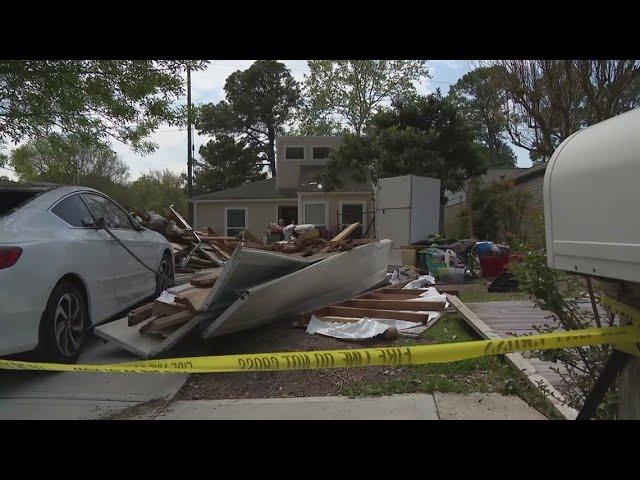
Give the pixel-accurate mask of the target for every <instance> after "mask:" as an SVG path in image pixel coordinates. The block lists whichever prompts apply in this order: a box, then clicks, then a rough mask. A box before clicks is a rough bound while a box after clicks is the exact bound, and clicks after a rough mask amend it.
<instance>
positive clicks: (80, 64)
mask: <svg viewBox="0 0 640 480" xmlns="http://www.w3.org/2000/svg"><path fill="white" fill-rule="evenodd" d="M205 64H206V62H201V61H178V60H159V61H155V60H3V61H0V143H1V142H2V141H5V140H11V141H13V142H15V143H18V142H20V141H24V140H29V139H36V138H41V137H45V136H47V135H49V134H51V133H54V132H58V133H63V134H72V135H74V136H76V137H77V138H79V139H80V140H81V141H82V142H96V141H102V142H105V141H107V140H108V139H109V138H116V139H118V140H120V141H122V142H124V143H127V144H129V145H131V146H132V147H133V148H134V149H136V150H138V151H143V152H148V151H152V150H154V149H155V145H154V144H153V143H151V142H149V141H146V140H145V138H146V137H147V136H148V135H149V134H150V133H151V132H153V131H154V130H155V129H156V128H157V127H158V125H160V124H161V123H168V124H180V123H181V122H182V121H183V120H184V109H183V108H181V107H177V106H176V105H175V101H176V100H177V99H179V98H180V97H181V96H182V94H183V80H182V73H183V72H184V71H185V67H186V65H190V66H191V68H192V69H194V70H198V69H201V68H204V66H205Z"/></svg>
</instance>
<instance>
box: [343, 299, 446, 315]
mask: <svg viewBox="0 0 640 480" xmlns="http://www.w3.org/2000/svg"><path fill="white" fill-rule="evenodd" d="M444 305H445V304H444V302H429V301H424V302H423V301H417V302H411V301H406V300H370V299H357V298H354V299H351V300H347V301H346V302H342V303H340V304H339V305H338V306H344V307H357V308H373V309H381V310H411V311H430V312H443V311H444Z"/></svg>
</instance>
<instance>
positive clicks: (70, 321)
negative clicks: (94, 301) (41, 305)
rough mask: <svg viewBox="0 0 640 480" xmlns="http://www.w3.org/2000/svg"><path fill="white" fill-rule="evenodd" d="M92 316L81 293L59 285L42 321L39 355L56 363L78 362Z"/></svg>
mask: <svg viewBox="0 0 640 480" xmlns="http://www.w3.org/2000/svg"><path fill="white" fill-rule="evenodd" d="M88 325H89V315H88V313H87V303H86V299H85V297H84V294H83V292H82V290H81V289H80V288H79V287H78V286H77V285H76V284H75V283H73V282H70V281H63V282H60V283H59V284H58V285H56V287H55V288H54V289H53V292H51V295H50V296H49V301H48V302H47V308H46V310H45V312H44V315H43V317H42V321H41V322H40V332H39V337H40V338H39V342H38V348H37V350H36V353H37V356H38V357H39V358H41V359H43V360H45V361H50V362H56V363H76V362H77V361H78V356H79V355H80V352H81V350H82V347H83V345H84V342H85V340H86V338H87V328H88Z"/></svg>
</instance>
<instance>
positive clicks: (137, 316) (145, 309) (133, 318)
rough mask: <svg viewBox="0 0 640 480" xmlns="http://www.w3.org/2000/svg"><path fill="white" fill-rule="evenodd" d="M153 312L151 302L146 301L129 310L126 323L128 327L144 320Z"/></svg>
mask: <svg viewBox="0 0 640 480" xmlns="http://www.w3.org/2000/svg"><path fill="white" fill-rule="evenodd" d="M152 314H153V303H147V304H146V305H142V306H141V307H138V308H136V309H134V310H131V311H130V312H129V314H128V315H127V324H128V325H129V326H130V327H133V326H134V325H137V324H139V323H141V322H144V321H145V320H146V319H147V318H149V317H151V315H152Z"/></svg>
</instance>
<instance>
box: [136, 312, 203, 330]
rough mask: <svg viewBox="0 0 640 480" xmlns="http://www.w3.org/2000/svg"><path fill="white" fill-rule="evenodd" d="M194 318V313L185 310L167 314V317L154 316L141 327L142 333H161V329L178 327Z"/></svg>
mask: <svg viewBox="0 0 640 480" xmlns="http://www.w3.org/2000/svg"><path fill="white" fill-rule="evenodd" d="M191 318H193V313H192V312H190V311H188V310H185V311H183V312H178V313H174V314H173V315H167V316H165V317H159V318H153V319H152V320H150V321H149V322H147V323H145V324H144V325H143V326H142V327H140V330H139V331H140V333H142V334H146V333H160V331H161V330H164V329H166V328H169V327H176V326H178V325H182V324H184V323H187V322H188V321H189V320H191Z"/></svg>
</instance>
